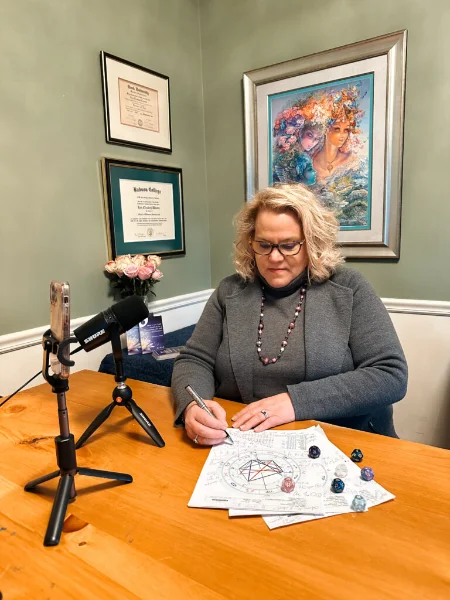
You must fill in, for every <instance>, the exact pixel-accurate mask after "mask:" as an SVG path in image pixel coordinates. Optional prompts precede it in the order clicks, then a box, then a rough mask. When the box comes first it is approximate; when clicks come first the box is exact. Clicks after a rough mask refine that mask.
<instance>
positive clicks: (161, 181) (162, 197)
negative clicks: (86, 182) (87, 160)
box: [102, 158, 186, 260]
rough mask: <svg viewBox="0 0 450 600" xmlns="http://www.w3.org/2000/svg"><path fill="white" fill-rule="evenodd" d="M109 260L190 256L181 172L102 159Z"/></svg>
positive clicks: (168, 168)
mask: <svg viewBox="0 0 450 600" xmlns="http://www.w3.org/2000/svg"><path fill="white" fill-rule="evenodd" d="M102 175H103V189H104V200H105V216H106V230H107V239H108V255H109V260H114V259H115V258H116V256H120V255H122V254H132V255H133V254H159V255H161V256H176V255H182V254H186V248H185V241H184V215H183V186H182V172H181V169H176V168H173V167H161V166H155V165H147V164H143V163H135V162H128V161H123V160H114V159H110V158H102Z"/></svg>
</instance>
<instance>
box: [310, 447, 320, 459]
mask: <svg viewBox="0 0 450 600" xmlns="http://www.w3.org/2000/svg"><path fill="white" fill-rule="evenodd" d="M308 456H309V458H319V456H320V448H319V447H318V446H311V447H310V449H309V451H308Z"/></svg>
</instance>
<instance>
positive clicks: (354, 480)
mask: <svg viewBox="0 0 450 600" xmlns="http://www.w3.org/2000/svg"><path fill="white" fill-rule="evenodd" d="M315 427H316V430H317V434H318V435H320V436H321V437H319V438H318V439H317V445H318V446H319V448H320V449H321V450H322V454H321V457H320V458H321V459H322V458H323V460H324V465H325V467H326V470H327V472H328V474H329V478H328V481H325V482H324V496H323V501H324V510H325V515H305V514H298V515H295V514H291V515H281V514H278V515H272V516H267V513H266V516H264V515H263V519H264V521H265V522H266V525H267V526H268V527H269V529H276V528H277V527H285V526H286V525H293V524H294V523H304V522H306V521H311V520H314V519H321V518H323V517H333V516H336V515H339V514H342V513H345V512H352V509H351V502H352V500H353V498H354V497H355V495H356V494H359V495H360V496H362V497H363V498H364V499H365V501H366V505H367V509H366V510H368V509H370V508H372V507H374V506H377V505H378V504H382V503H383V502H388V501H389V500H393V499H394V498H395V496H394V494H391V492H389V491H388V490H386V489H384V488H383V487H382V486H381V485H380V484H379V483H378V482H377V481H375V480H372V481H364V480H363V479H361V469H360V468H359V466H358V465H356V464H355V463H354V462H352V461H351V460H350V458H348V456H346V455H345V454H344V453H343V452H342V451H341V450H339V448H337V447H336V446H335V445H334V444H332V443H331V442H330V440H329V439H328V438H327V436H326V434H325V432H324V431H323V429H322V428H321V427H320V425H316V426H315ZM319 460H320V459H319ZM338 464H339V465H343V464H345V465H346V466H347V469H348V474H347V475H346V476H345V477H344V482H345V490H344V492H343V493H341V494H335V493H334V492H332V491H331V490H330V482H331V480H332V478H333V477H335V474H334V471H335V468H336V466H337V465H338ZM242 514H245V513H243V512H242V511H239V513H234V515H233V516H238V515H242Z"/></svg>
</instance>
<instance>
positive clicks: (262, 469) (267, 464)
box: [239, 458, 283, 481]
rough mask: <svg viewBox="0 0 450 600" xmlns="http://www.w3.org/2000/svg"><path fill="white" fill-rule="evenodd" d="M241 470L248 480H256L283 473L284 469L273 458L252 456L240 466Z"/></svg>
mask: <svg viewBox="0 0 450 600" xmlns="http://www.w3.org/2000/svg"><path fill="white" fill-rule="evenodd" d="M239 472H240V474H241V475H242V476H243V477H244V478H245V479H246V480H247V481H256V480H258V479H265V478H266V477H271V476H273V475H281V474H282V473H283V469H282V468H281V467H280V466H279V465H277V463H276V462H275V461H274V460H273V459H267V460H260V459H259V458H256V459H254V458H252V459H251V460H249V461H248V462H246V463H245V464H244V465H242V467H240V468H239Z"/></svg>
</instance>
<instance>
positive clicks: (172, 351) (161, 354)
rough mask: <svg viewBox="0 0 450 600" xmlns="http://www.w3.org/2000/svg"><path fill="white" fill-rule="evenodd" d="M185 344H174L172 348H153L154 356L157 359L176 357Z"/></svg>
mask: <svg viewBox="0 0 450 600" xmlns="http://www.w3.org/2000/svg"><path fill="white" fill-rule="evenodd" d="M183 348H184V346H173V347H172V348H157V349H155V350H153V352H152V356H153V357H154V358H155V359H156V360H166V359H168V358H176V357H177V356H178V355H179V354H180V351H181V350H183Z"/></svg>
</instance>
